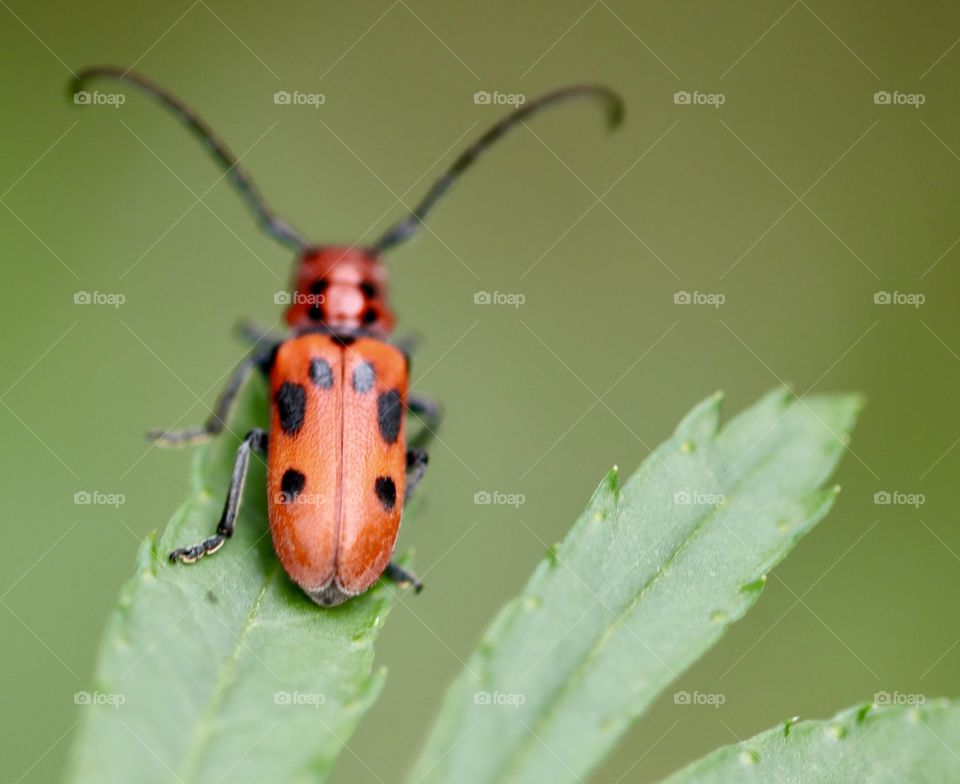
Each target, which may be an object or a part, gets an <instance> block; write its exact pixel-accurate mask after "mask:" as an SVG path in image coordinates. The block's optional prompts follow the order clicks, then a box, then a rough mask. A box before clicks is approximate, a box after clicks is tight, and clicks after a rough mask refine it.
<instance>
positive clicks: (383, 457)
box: [73, 67, 623, 607]
mask: <svg viewBox="0 0 960 784" xmlns="http://www.w3.org/2000/svg"><path fill="white" fill-rule="evenodd" d="M94 79H118V80H120V81H122V82H124V83H127V84H130V85H132V86H134V87H136V88H139V89H140V90H142V91H144V92H145V93H146V94H148V95H149V96H150V97H152V98H153V99H155V100H156V101H158V102H159V103H160V105H161V106H163V107H164V108H165V109H167V110H169V111H171V112H172V113H173V114H174V115H176V116H177V118H178V119H179V120H180V121H181V122H182V123H184V124H185V125H186V126H187V128H188V129H189V130H190V131H191V132H192V133H193V134H194V135H195V136H197V137H198V138H199V139H200V140H201V141H202V142H204V143H205V144H206V147H207V149H208V151H209V152H210V153H211V155H212V156H213V158H214V159H215V160H216V161H217V162H218V163H219V164H220V165H221V166H222V167H223V168H224V169H225V171H226V175H227V176H228V177H229V179H230V181H231V183H232V184H233V186H234V188H236V190H237V191H238V193H239V194H240V196H241V197H242V198H243V199H244V201H245V202H246V204H247V206H248V207H249V209H250V210H251V212H252V213H253V215H254V217H256V219H257V220H258V221H259V223H260V224H261V226H262V228H263V229H264V230H266V232H267V233H268V234H270V235H271V236H273V237H274V238H275V239H277V240H278V241H280V242H281V243H282V244H284V245H286V246H287V247H289V248H292V249H293V250H294V251H295V252H296V254H297V260H296V264H295V267H294V274H293V289H294V294H293V296H292V297H291V300H290V304H289V307H288V308H287V311H286V315H285V320H286V323H287V326H288V327H289V333H288V335H287V336H286V337H284V338H283V339H279V340H278V339H272V340H271V339H270V337H269V335H267V334H266V333H257V332H256V330H255V329H254V328H252V327H249V326H248V327H246V331H247V333H248V336H249V337H250V338H251V340H252V341H253V342H254V346H255V348H254V350H253V351H252V352H251V354H250V355H249V356H248V357H247V358H246V359H245V360H244V361H243V362H242V363H241V364H240V365H239V366H238V367H237V369H236V370H235V371H234V372H233V375H232V376H231V378H230V380H229V382H228V384H227V387H226V389H225V390H224V391H223V392H222V393H221V395H220V398H219V400H218V401H217V403H216V406H215V408H214V410H213V412H212V414H211V416H210V418H209V419H208V420H207V422H206V424H204V425H203V426H201V427H196V428H190V429H186V430H177V431H160V432H157V431H155V432H152V433H150V434H149V437H151V438H152V439H153V440H155V441H156V443H158V444H161V445H166V446H177V445H182V444H192V443H199V442H202V441H206V440H208V439H210V438H211V437H213V436H215V435H216V434H217V433H219V432H221V431H222V430H223V429H224V427H225V422H226V420H227V418H228V415H229V413H230V409H231V405H232V403H233V401H234V399H235V398H236V395H237V392H238V391H239V389H240V387H241V385H242V384H243V381H244V379H245V378H246V377H247V375H248V374H249V372H250V371H251V370H253V369H259V370H260V371H262V372H263V373H264V374H265V375H266V376H267V378H268V380H269V384H270V393H271V399H272V406H271V415H270V430H269V432H267V431H264V430H260V429H254V430H251V431H250V432H249V433H247V434H246V436H245V437H244V439H243V441H242V442H241V444H240V446H239V448H238V449H237V455H236V461H235V464H234V467H233V475H232V478H231V481H230V489H229V491H228V493H227V500H226V503H225V505H224V508H223V514H222V516H221V518H220V522H219V524H218V525H217V529H216V533H215V534H214V535H213V536H210V537H209V538H207V539H204V540H203V541H202V542H199V543H197V544H194V545H191V546H189V547H182V548H180V549H177V550H174V551H173V552H172V553H170V559H171V561H174V562H176V561H180V562H182V563H193V562H195V561H196V560H198V559H199V558H201V557H202V556H204V555H210V554H212V553H215V552H216V551H217V550H219V549H220V548H221V547H222V546H223V544H224V542H225V541H226V540H227V539H229V538H230V536H231V534H232V533H233V529H234V524H235V522H236V519H237V512H238V510H239V508H240V503H241V500H242V496H243V489H244V481H245V478H246V475H247V466H248V465H249V462H250V455H251V453H252V452H257V453H260V454H263V453H266V455H267V491H268V494H267V504H268V516H269V521H270V533H271V535H272V538H273V546H274V550H275V551H276V553H277V556H278V557H279V559H280V562H281V564H282V565H283V568H284V569H285V570H286V572H287V574H288V575H289V576H290V577H291V579H292V580H293V581H294V582H295V583H297V584H298V585H299V586H300V587H301V588H302V589H303V590H304V592H305V593H306V594H307V595H308V596H309V597H310V598H311V599H313V601H315V602H316V603H317V604H320V605H323V606H325V607H332V606H334V605H338V604H341V603H342V602H344V601H346V600H347V599H349V598H350V597H352V596H356V595H358V594H361V593H363V592H364V591H366V590H367V589H368V588H369V587H370V586H371V585H372V584H373V583H374V582H376V580H377V579H378V578H379V577H380V576H381V575H382V574H384V573H385V574H386V575H387V576H388V577H390V578H392V579H394V580H395V581H397V582H399V583H401V584H406V585H410V584H412V585H413V586H414V587H415V588H416V589H417V590H419V589H420V588H421V585H420V583H419V581H418V580H417V578H416V576H415V575H413V574H411V573H409V572H407V571H405V570H404V569H402V568H401V567H399V566H398V565H396V564H395V563H392V562H391V561H390V558H391V556H392V554H393V549H394V545H395V544H396V541H397V534H398V531H399V528H400V517H401V511H402V508H403V505H404V504H405V503H406V502H407V501H408V500H409V498H410V495H411V493H412V492H413V490H414V488H416V486H417V485H418V484H419V482H420V480H421V479H422V478H423V475H424V472H425V470H426V467H427V453H426V451H424V450H423V449H422V448H420V447H416V448H414V447H413V446H412V443H413V442H408V440H407V432H406V414H407V413H408V412H409V413H413V414H415V415H416V416H417V417H418V418H420V420H421V422H422V423H423V425H424V427H423V430H422V432H421V433H420V442H421V443H423V442H425V441H426V440H427V439H428V438H429V436H430V435H432V434H433V433H434V430H435V429H436V427H437V426H438V424H439V408H438V406H437V405H436V404H435V403H434V402H433V401H431V400H429V399H427V398H424V397H421V396H419V395H415V394H410V393H409V392H408V378H409V359H408V355H407V352H406V351H405V350H404V348H403V347H402V345H400V344H398V343H394V342H390V339H389V335H390V332H391V330H392V329H393V324H394V317H393V313H392V312H391V310H390V306H389V304H388V301H387V291H386V283H387V272H386V269H385V267H384V266H383V261H382V256H383V253H384V252H385V251H387V250H390V249H391V248H394V247H395V246H397V245H398V244H400V243H401V242H403V241H404V240H406V239H407V238H409V237H410V236H411V235H412V234H413V233H414V232H415V231H416V230H417V228H418V227H419V226H420V224H421V222H422V221H423V220H424V218H425V217H426V215H427V213H428V212H429V211H430V209H431V208H432V207H433V206H434V204H435V203H436V202H437V201H438V200H439V199H440V197H441V196H443V195H444V194H445V193H446V192H447V190H448V189H449V188H450V186H451V185H453V183H454V182H455V181H456V180H457V178H458V177H459V176H460V175H461V174H462V173H463V172H464V171H465V170H466V169H467V168H469V167H470V166H471V165H472V164H473V163H474V161H476V160H477V158H479V157H480V156H481V155H482V153H483V152H485V151H486V149H487V148H488V147H489V146H490V145H491V144H493V143H494V142H495V141H497V140H498V139H500V137H502V136H503V135H504V134H505V133H506V132H507V131H509V130H510V129H512V128H515V127H516V126H518V125H520V124H522V123H523V122H524V121H525V120H527V119H529V118H531V117H532V116H533V115H535V114H537V113H538V112H540V111H541V110H542V109H545V108H547V107H550V106H553V105H555V104H558V103H562V102H564V101H566V100H569V99H574V98H593V99H599V100H600V101H601V102H602V103H603V105H604V107H605V109H606V112H607V115H608V119H609V122H610V125H611V127H615V126H616V125H617V124H618V123H619V121H620V119H621V118H622V116H623V103H622V101H621V99H620V97H619V96H618V95H617V94H616V93H614V92H612V91H611V90H609V89H607V88H605V87H599V86H593V85H574V86H569V87H564V88H561V89H558V90H555V91H553V92H550V93H546V94H545V95H542V96H540V97H539V98H537V99H535V100H532V101H530V102H528V103H524V104H521V105H520V107H519V108H517V109H515V111H513V112H512V113H511V114H509V115H507V116H506V117H504V118H503V119H501V120H500V121H499V122H498V123H496V124H495V125H493V126H492V127H491V128H489V129H488V130H487V131H486V133H484V134H483V135H482V136H481V137H480V138H479V139H478V140H477V141H476V142H474V143H473V144H472V145H471V146H470V147H468V148H467V149H466V150H465V151H464V152H463V153H462V154H461V155H460V156H459V157H458V158H457V159H456V160H455V161H454V162H453V164H452V165H451V166H450V167H449V169H447V170H446V172H445V173H444V174H443V176H442V177H440V178H439V179H438V180H437V181H436V182H435V183H434V184H433V185H432V187H431V188H430V189H429V190H428V191H427V194H426V196H424V198H423V199H422V201H420V203H419V204H418V205H417V206H416V207H415V209H413V210H412V211H411V212H410V213H409V214H408V215H406V216H405V217H404V218H403V219H402V220H400V221H399V222H397V223H396V224H394V225H393V226H392V227H391V228H389V229H388V230H387V231H386V232H385V233H384V234H383V235H382V236H381V237H380V239H379V240H377V241H376V242H375V243H374V244H373V245H369V246H359V245H356V246H334V245H315V244H312V243H309V242H307V240H306V239H305V238H304V237H303V236H302V235H301V234H300V233H299V232H297V231H296V230H295V229H294V228H293V227H292V226H290V225H289V224H287V223H286V222H284V221H282V220H280V219H279V218H278V217H277V216H276V215H274V214H273V212H272V211H271V210H270V209H269V207H268V206H267V204H266V202H264V200H263V198H262V197H261V195H260V193H259V191H258V190H257V188H256V187H255V186H254V184H253V181H252V180H251V179H250V177H249V176H248V175H247V173H246V171H245V170H244V169H243V168H242V167H241V166H240V163H239V161H238V160H237V158H236V157H235V156H234V155H233V153H232V152H230V150H229V149H228V148H227V146H226V145H225V144H224V143H223V142H222V141H221V140H220V139H219V137H217V136H216V135H215V134H214V133H213V131H212V130H211V129H210V128H209V126H208V125H207V124H206V123H205V122H204V121H203V120H202V119H201V118H200V117H199V116H198V115H197V114H196V113H195V112H194V111H193V110H192V109H190V108H189V107H188V106H186V105H185V104H183V103H182V102H181V101H180V100H179V99H177V98H176V97H174V96H173V95H172V94H170V93H169V92H167V91H166V90H164V89H163V88H161V87H159V86H158V85H156V84H154V83H153V82H151V81H149V80H147V79H145V78H144V77H142V76H139V75H137V74H135V73H133V72H131V71H126V70H123V69H121V68H115V67H95V68H88V69H86V70H84V71H82V72H81V73H80V74H78V76H77V78H76V80H75V81H74V83H73V91H74V94H76V93H77V92H79V91H81V90H83V89H84V87H85V86H86V84H87V83H88V82H90V81H91V80H94ZM265 341H269V343H270V345H269V347H268V348H267V349H266V350H262V349H261V350H257V349H256V346H257V345H259V344H261V343H263V342H265Z"/></svg>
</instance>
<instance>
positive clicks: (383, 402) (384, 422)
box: [377, 389, 403, 444]
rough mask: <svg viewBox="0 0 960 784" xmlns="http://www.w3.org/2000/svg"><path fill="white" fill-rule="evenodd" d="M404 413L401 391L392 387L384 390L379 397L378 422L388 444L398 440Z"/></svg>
mask: <svg viewBox="0 0 960 784" xmlns="http://www.w3.org/2000/svg"><path fill="white" fill-rule="evenodd" d="M402 414H403V401H402V400H401V399H400V393H399V392H398V391H397V390H395V389H391V390H390V391H389V392H383V393H381V394H380V396H379V397H378V398H377V422H378V423H379V424H380V435H382V436H383V440H384V441H386V442H387V443H388V444H392V443H394V442H396V440H397V436H398V435H400V417H401V416H402Z"/></svg>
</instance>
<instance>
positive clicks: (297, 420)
mask: <svg viewBox="0 0 960 784" xmlns="http://www.w3.org/2000/svg"><path fill="white" fill-rule="evenodd" d="M273 399H274V402H276V404H277V412H278V413H279V414H280V427H281V428H282V429H283V432H284V433H286V434H287V435H288V436H292V435H296V433H297V432H298V431H299V430H300V428H301V427H303V418H304V415H305V414H306V410H307V390H305V389H304V388H303V387H302V386H300V384H293V383H291V382H289V381H284V382H283V383H282V384H281V385H280V389H278V390H277V394H276V395H274V398H273Z"/></svg>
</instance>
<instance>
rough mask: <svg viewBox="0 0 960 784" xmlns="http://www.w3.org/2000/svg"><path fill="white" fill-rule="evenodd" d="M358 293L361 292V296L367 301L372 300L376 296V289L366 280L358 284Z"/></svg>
mask: <svg viewBox="0 0 960 784" xmlns="http://www.w3.org/2000/svg"><path fill="white" fill-rule="evenodd" d="M360 291H362V292H363V296H365V297H366V298H367V299H373V298H374V297H375V296H377V287H376V286H374V285H373V284H372V283H371V282H370V281H368V280H365V281H364V282H363V283H361V284H360Z"/></svg>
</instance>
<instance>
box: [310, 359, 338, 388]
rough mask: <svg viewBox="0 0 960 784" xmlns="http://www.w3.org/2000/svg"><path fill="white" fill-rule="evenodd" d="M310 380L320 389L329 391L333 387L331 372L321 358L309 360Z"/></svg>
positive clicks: (327, 363)
mask: <svg viewBox="0 0 960 784" xmlns="http://www.w3.org/2000/svg"><path fill="white" fill-rule="evenodd" d="M310 380H311V381H312V382H313V383H314V384H316V385H317V386H318V387H320V389H330V387H332V386H333V370H332V369H331V367H330V363H329V362H327V360H325V359H323V358H322V357H318V358H317V359H311V360H310Z"/></svg>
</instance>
